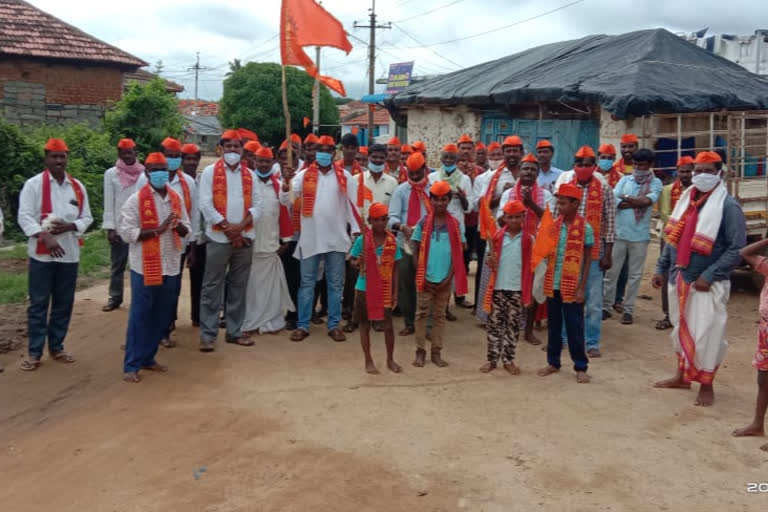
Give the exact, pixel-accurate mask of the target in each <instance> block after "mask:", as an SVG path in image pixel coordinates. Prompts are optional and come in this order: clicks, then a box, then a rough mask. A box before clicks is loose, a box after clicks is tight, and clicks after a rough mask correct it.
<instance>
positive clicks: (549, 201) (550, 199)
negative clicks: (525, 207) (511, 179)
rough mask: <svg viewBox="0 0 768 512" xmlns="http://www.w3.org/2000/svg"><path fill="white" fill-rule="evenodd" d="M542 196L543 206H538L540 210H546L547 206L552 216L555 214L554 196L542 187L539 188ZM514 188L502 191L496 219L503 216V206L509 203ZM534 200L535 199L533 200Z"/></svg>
mask: <svg viewBox="0 0 768 512" xmlns="http://www.w3.org/2000/svg"><path fill="white" fill-rule="evenodd" d="M539 188H540V189H541V191H542V193H543V194H544V204H540V205H539V206H540V207H542V208H546V207H547V206H549V213H551V214H552V215H554V213H555V196H553V195H552V194H551V193H550V191H549V190H547V189H545V188H544V187H539ZM514 190H515V189H514V188H510V189H507V190H505V191H504V193H503V194H501V201H499V209H498V211H497V212H496V218H497V219H500V218H501V217H502V216H503V215H504V205H505V204H507V203H508V202H509V196H511V195H512V192H513V191H514ZM534 200H535V198H534ZM519 201H520V202H521V203H522V202H523V200H522V199H519Z"/></svg>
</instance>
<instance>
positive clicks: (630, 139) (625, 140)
mask: <svg viewBox="0 0 768 512" xmlns="http://www.w3.org/2000/svg"><path fill="white" fill-rule="evenodd" d="M638 142H639V140H638V138H637V135H635V134H634V133H625V134H624V135H622V136H621V143H622V144H637V143H638Z"/></svg>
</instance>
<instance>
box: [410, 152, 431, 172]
mask: <svg viewBox="0 0 768 512" xmlns="http://www.w3.org/2000/svg"><path fill="white" fill-rule="evenodd" d="M426 163H427V161H426V160H425V159H424V154H423V153H422V152H421V151H415V152H413V154H411V156H409V157H408V160H406V161H405V166H406V167H408V169H409V170H411V171H417V170H419V169H421V168H422V167H424V164H426Z"/></svg>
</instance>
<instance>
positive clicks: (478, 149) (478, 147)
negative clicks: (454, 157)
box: [475, 142, 485, 151]
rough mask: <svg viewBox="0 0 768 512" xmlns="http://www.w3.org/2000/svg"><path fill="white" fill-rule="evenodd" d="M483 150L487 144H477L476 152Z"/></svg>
mask: <svg viewBox="0 0 768 512" xmlns="http://www.w3.org/2000/svg"><path fill="white" fill-rule="evenodd" d="M481 149H485V144H483V143H482V142H478V143H477V144H475V150H476V151H480V150H481Z"/></svg>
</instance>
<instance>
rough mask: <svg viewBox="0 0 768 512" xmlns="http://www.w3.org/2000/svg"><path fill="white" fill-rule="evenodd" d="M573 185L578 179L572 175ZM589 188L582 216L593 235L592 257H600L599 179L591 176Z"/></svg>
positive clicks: (600, 195)
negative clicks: (590, 227)
mask: <svg viewBox="0 0 768 512" xmlns="http://www.w3.org/2000/svg"><path fill="white" fill-rule="evenodd" d="M571 183H572V184H573V185H576V186H578V185H579V180H578V178H576V176H575V175H574V178H573V180H572V181H571ZM588 188H589V190H588V191H587V204H586V205H585V207H584V217H585V218H586V219H587V222H589V225H590V226H592V233H593V234H594V236H595V244H594V245H593V246H592V259H593V260H599V259H600V243H599V242H598V241H599V240H600V228H601V227H602V223H603V185H602V184H601V183H600V180H598V179H597V178H595V177H594V176H592V178H591V179H590V180H589V186H588Z"/></svg>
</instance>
